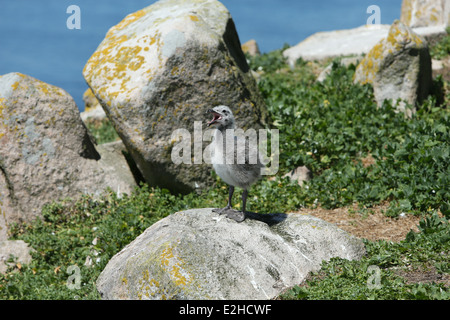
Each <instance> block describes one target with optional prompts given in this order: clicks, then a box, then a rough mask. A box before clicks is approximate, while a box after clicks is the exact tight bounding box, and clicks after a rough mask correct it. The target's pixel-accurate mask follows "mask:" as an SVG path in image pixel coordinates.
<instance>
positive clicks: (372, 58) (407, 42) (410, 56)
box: [354, 20, 432, 116]
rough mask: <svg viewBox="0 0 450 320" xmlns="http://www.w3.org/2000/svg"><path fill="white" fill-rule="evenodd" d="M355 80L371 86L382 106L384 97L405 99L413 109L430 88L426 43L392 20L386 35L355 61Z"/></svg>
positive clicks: (429, 58) (428, 57)
mask: <svg viewBox="0 0 450 320" xmlns="http://www.w3.org/2000/svg"><path fill="white" fill-rule="evenodd" d="M354 77H355V78H354V80H355V82H359V83H362V84H365V83H370V84H372V85H373V89H374V95H375V99H376V100H377V103H378V104H379V105H382V104H383V102H384V100H385V99H392V100H394V102H395V101H397V99H401V100H402V102H401V103H399V105H398V109H399V111H405V102H407V103H408V104H410V105H411V106H412V107H413V109H412V110H406V111H405V113H406V115H408V116H410V115H411V113H413V112H415V107H416V105H417V104H418V103H420V102H421V101H422V100H423V99H425V98H426V96H427V95H428V93H429V91H430V88H431V80H432V79H431V57H430V53H429V50H428V44H427V42H426V41H425V39H423V38H422V37H420V36H419V35H417V34H416V33H414V32H413V31H412V30H411V29H410V28H409V27H407V26H405V25H404V24H403V23H401V22H400V21H398V20H397V21H395V22H394V23H393V24H392V26H391V28H390V29H389V34H388V36H387V37H386V38H385V39H383V40H381V41H380V42H378V43H377V44H376V45H375V46H374V47H373V48H372V50H370V52H369V53H368V54H367V55H366V56H365V57H364V59H363V60H362V61H361V62H360V63H359V64H358V66H357V68H356V71H355V76H354Z"/></svg>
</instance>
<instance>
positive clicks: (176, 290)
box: [96, 208, 365, 300]
mask: <svg viewBox="0 0 450 320" xmlns="http://www.w3.org/2000/svg"><path fill="white" fill-rule="evenodd" d="M364 254H365V248H364V244H363V242H362V241H361V240H360V239H357V238H355V237H353V236H351V235H350V234H348V233H347V232H345V231H343V230H341V229H339V228H338V227H336V226H335V225H333V224H331V223H328V222H326V221H323V220H321V219H319V218H316V217H312V216H309V215H304V214H299V213H289V214H282V213H278V214H256V213H249V214H248V216H247V219H246V220H245V221H244V222H241V223H237V222H235V221H234V220H231V219H228V218H226V217H225V216H220V215H218V214H217V213H214V212H212V209H211V208H205V209H192V210H187V211H181V212H176V213H174V214H172V215H170V216H168V217H166V218H164V219H162V220H160V221H158V222H157V223H155V224H153V225H152V226H150V227H149V228H148V229H147V230H145V231H144V232H143V233H142V234H141V235H140V236H139V237H137V238H136V239H135V240H134V241H132V242H131V243H130V244H128V245H127V246H126V247H125V248H123V249H122V250H121V251H120V252H119V253H117V254H116V255H115V256H114V257H113V258H112V259H111V260H110V261H109V262H108V264H107V265H106V267H105V269H104V270H103V271H102V273H101V274H100V276H99V278H98V279H97V283H96V285H97V289H98V291H99V293H100V295H101V297H102V299H105V300H106V299H130V300H139V299H146V300H148V299H151V300H161V299H179V300H185V299H192V300H205V299H214V300H217V299H227V300H228V299H229V300H241V299H244V300H254V299H256V300H262V299H272V298H275V297H277V296H278V295H279V294H280V293H281V292H282V291H283V290H285V289H286V288H289V287H292V286H294V285H297V284H299V283H301V282H302V281H303V280H304V279H305V277H306V276H307V275H308V273H309V272H311V271H317V270H319V269H320V266H321V263H322V262H323V261H327V260H329V259H331V258H333V257H341V258H343V259H348V260H358V259H360V258H361V257H362V256H363V255H364Z"/></svg>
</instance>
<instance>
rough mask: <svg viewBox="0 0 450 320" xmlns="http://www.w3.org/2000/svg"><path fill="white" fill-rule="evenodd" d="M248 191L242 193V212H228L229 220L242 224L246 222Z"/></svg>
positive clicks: (231, 210)
mask: <svg viewBox="0 0 450 320" xmlns="http://www.w3.org/2000/svg"><path fill="white" fill-rule="evenodd" d="M247 195H248V192H247V189H244V191H243V192H242V211H238V210H233V209H230V210H227V211H226V214H227V218H229V219H233V220H234V221H236V222H242V221H244V220H245V205H246V202H247Z"/></svg>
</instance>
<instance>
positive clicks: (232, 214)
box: [212, 186, 247, 222]
mask: <svg viewBox="0 0 450 320" xmlns="http://www.w3.org/2000/svg"><path fill="white" fill-rule="evenodd" d="M233 193H234V187H233V186H230V189H229V191H228V204H227V206H226V207H225V208H221V209H213V210H212V211H213V212H216V213H218V214H220V215H222V214H226V216H227V218H229V219H233V220H234V221H236V222H242V221H244V220H245V213H244V212H245V200H244V211H238V210H234V209H233V208H232V207H231V199H232V198H233ZM244 194H245V199H246V198H247V190H244ZM244 194H243V195H242V198H243V199H244Z"/></svg>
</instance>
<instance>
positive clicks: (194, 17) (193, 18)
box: [189, 15, 198, 21]
mask: <svg viewBox="0 0 450 320" xmlns="http://www.w3.org/2000/svg"><path fill="white" fill-rule="evenodd" d="M189 18H190V19H191V20H192V21H198V17H197V16H194V15H190V16H189Z"/></svg>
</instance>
